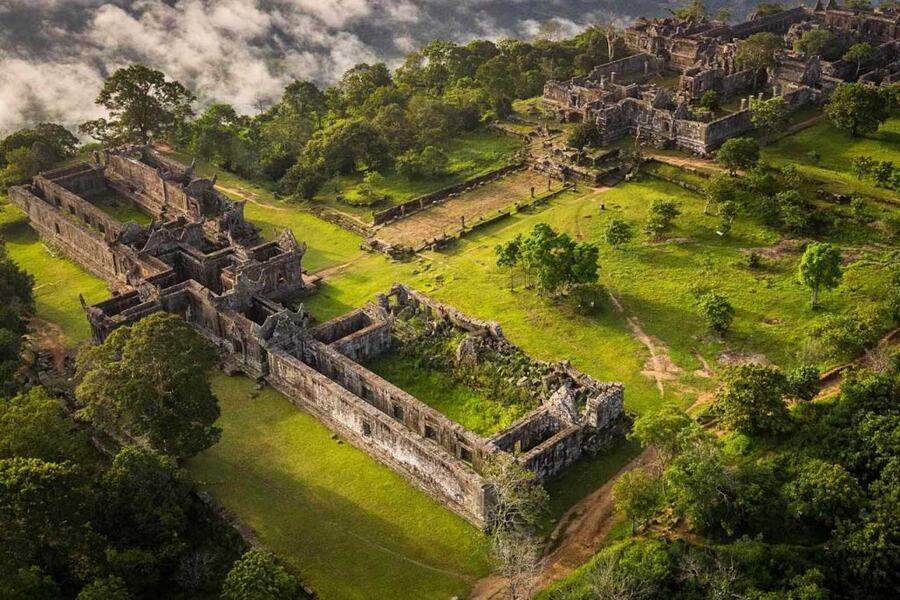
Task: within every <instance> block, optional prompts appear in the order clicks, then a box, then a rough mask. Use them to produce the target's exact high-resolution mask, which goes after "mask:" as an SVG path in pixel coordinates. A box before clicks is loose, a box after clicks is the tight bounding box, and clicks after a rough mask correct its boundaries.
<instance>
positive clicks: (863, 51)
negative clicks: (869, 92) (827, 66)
mask: <svg viewBox="0 0 900 600" xmlns="http://www.w3.org/2000/svg"><path fill="white" fill-rule="evenodd" d="M874 52H875V49H874V48H873V47H872V46H871V44H868V43H867V42H858V43H856V44H853V45H852V46H850V47H849V48H848V49H847V51H846V52H845V53H844V56H842V57H841V59H842V60H844V61H845V62H849V63H852V62H855V63H856V76H857V77H859V70H860V68H862V63H863V61H864V60H867V59H868V58H869V57H870V56H872V54H873V53H874Z"/></svg>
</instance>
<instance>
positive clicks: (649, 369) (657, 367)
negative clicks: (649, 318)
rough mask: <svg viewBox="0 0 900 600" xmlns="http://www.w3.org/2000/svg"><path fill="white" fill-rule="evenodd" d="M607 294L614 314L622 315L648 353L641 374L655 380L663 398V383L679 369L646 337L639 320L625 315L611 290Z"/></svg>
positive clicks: (655, 343)
mask: <svg viewBox="0 0 900 600" xmlns="http://www.w3.org/2000/svg"><path fill="white" fill-rule="evenodd" d="M608 293H609V298H610V300H612V303H613V306H614V307H615V309H616V312H618V313H619V314H622V315H623V316H624V317H625V320H626V321H627V322H628V327H629V328H630V329H631V333H632V334H633V335H634V337H635V338H637V340H638V341H639V342H640V343H642V344H643V345H644V346H645V347H646V348H647V350H649V351H650V359H649V360H648V361H647V364H646V365H645V367H644V370H643V371H642V373H643V374H644V375H647V376H648V377H652V378H653V379H655V380H656V389H658V390H659V396H660V398H662V397H664V396H665V394H666V390H665V386H664V385H663V382H664V381H670V380H672V379H675V378H676V376H677V375H678V373H679V372H680V371H681V369H679V368H678V367H677V366H676V365H675V363H673V362H672V359H670V358H669V354H668V353H667V352H666V350H665V348H664V347H663V346H662V345H661V344H658V343H657V342H655V341H654V340H653V338H651V337H650V336H649V335H647V333H646V332H645V331H644V329H643V328H642V327H641V322H640V320H638V318H637V317H634V316H629V315H628V314H626V313H625V308H624V307H623V306H622V302H621V300H619V298H618V297H617V296H616V295H615V294H614V293H613V292H612V290H610V291H609V292H608Z"/></svg>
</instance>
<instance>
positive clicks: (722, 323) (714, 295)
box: [697, 292, 734, 333]
mask: <svg viewBox="0 0 900 600" xmlns="http://www.w3.org/2000/svg"><path fill="white" fill-rule="evenodd" d="M697 309H698V310H699V312H700V316H702V317H703V318H704V319H705V320H706V323H707V324H708V325H709V327H710V328H711V329H712V330H714V331H717V332H719V333H725V332H726V331H728V330H729V329H730V328H731V322H732V321H733V320H734V307H733V306H731V302H729V301H728V298H727V297H726V296H725V295H723V294H720V293H718V292H709V293H706V294H703V295H702V296H700V298H699V299H698V300H697Z"/></svg>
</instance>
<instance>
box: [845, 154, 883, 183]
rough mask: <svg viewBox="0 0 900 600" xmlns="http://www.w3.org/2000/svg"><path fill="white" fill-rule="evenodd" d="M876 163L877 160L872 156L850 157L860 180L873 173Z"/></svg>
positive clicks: (853, 168)
mask: <svg viewBox="0 0 900 600" xmlns="http://www.w3.org/2000/svg"><path fill="white" fill-rule="evenodd" d="M876 164H877V161H876V160H875V159H873V158H872V157H871V156H854V157H853V158H851V159H850V168H851V169H852V170H853V173H854V175H856V178H857V179H859V180H860V181H862V180H863V179H865V178H866V177H868V176H869V175H871V174H872V170H873V169H874V168H875V165H876Z"/></svg>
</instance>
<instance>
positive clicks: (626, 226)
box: [604, 218, 634, 248]
mask: <svg viewBox="0 0 900 600" xmlns="http://www.w3.org/2000/svg"><path fill="white" fill-rule="evenodd" d="M604 237H605V238H606V243H607V244H609V245H610V246H613V247H614V248H620V247H622V246H624V245H625V244H627V243H628V242H630V241H631V240H632V239H633V238H634V226H633V225H631V223H629V222H628V221H626V220H624V219H619V218H615V219H613V220H611V221H610V222H609V225H608V226H607V227H606V233H605V234H604Z"/></svg>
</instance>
